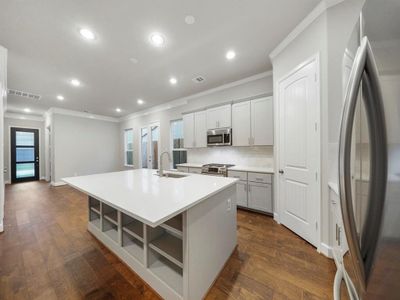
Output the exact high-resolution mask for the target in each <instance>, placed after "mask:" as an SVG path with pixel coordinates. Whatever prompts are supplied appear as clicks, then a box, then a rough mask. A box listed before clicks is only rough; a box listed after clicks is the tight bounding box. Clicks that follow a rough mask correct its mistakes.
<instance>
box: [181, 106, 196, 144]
mask: <svg viewBox="0 0 400 300" xmlns="http://www.w3.org/2000/svg"><path fill="white" fill-rule="evenodd" d="M183 146H184V147H185V148H193V147H194V114H193V113H191V114H186V115H183Z"/></svg>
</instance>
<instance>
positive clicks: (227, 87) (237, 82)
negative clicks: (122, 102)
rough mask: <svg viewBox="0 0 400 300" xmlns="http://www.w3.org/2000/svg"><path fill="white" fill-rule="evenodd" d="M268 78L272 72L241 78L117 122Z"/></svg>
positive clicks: (128, 116)
mask: <svg viewBox="0 0 400 300" xmlns="http://www.w3.org/2000/svg"><path fill="white" fill-rule="evenodd" d="M268 76H272V70H269V71H266V72H263V73H259V74H256V75H253V76H250V77H246V78H243V79H240V80H237V81H233V82H230V83H227V84H224V85H220V86H217V87H215V88H212V89H208V90H205V91H202V92H200V93H196V94H192V95H190V96H187V97H183V98H178V99H175V100H172V101H169V102H166V103H163V104H160V105H157V106H153V107H151V108H149V109H145V110H141V111H138V112H135V113H132V114H129V115H127V116H125V117H121V118H120V119H119V120H120V121H121V122H122V121H128V120H132V119H135V118H139V117H141V116H145V115H148V114H150V113H155V112H160V111H164V110H168V109H171V108H175V107H178V106H182V105H185V104H187V103H188V102H189V100H192V99H195V98H198V97H201V96H206V95H209V94H212V93H215V92H218V91H223V90H226V89H229V88H232V87H235V86H238V85H241V84H245V83H248V82H252V81H256V80H259V79H262V78H265V77H268Z"/></svg>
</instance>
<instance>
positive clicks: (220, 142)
mask: <svg viewBox="0 0 400 300" xmlns="http://www.w3.org/2000/svg"><path fill="white" fill-rule="evenodd" d="M230 145H232V129H231V128H220V129H212V130H207V146H209V147H212V146H230Z"/></svg>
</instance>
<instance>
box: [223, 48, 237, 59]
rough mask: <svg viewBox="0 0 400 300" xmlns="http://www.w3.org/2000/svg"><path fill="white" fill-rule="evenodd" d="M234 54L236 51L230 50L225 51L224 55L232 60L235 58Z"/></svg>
mask: <svg viewBox="0 0 400 300" xmlns="http://www.w3.org/2000/svg"><path fill="white" fill-rule="evenodd" d="M235 56H236V53H235V51H232V50H230V51H228V52H226V55H225V57H226V59H227V60H232V59H234V58H235Z"/></svg>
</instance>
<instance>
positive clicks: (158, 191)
mask: <svg viewBox="0 0 400 300" xmlns="http://www.w3.org/2000/svg"><path fill="white" fill-rule="evenodd" d="M166 173H170V174H171V175H170V176H177V175H185V177H179V178H173V177H159V176H158V175H157V174H156V170H149V169H139V170H128V171H122V172H113V173H104V174H97V175H89V176H80V177H70V178H64V179H63V180H64V181H65V182H66V183H67V184H69V185H71V186H72V187H74V188H76V189H78V190H80V191H82V192H84V193H86V194H87V195H88V231H89V232H90V233H91V234H92V235H93V236H94V237H96V238H97V239H98V240H99V241H100V242H102V243H103V244H104V245H105V246H106V247H107V248H108V249H110V251H112V252H113V253H114V254H115V255H116V256H118V257H119V258H120V259H121V260H122V261H123V262H124V263H125V264H126V265H128V266H129V267H130V268H131V269H132V270H133V271H134V272H135V273H136V274H138V275H139V276H140V277H141V278H142V279H143V280H144V281H145V282H146V283H147V284H149V285H150V286H151V287H152V288H153V289H154V290H155V291H156V292H157V293H158V294H159V295H160V296H161V297H162V298H163V299H176V300H184V299H185V300H186V299H187V300H189V299H190V300H200V299H204V297H205V296H206V293H207V291H208V290H209V289H210V287H211V286H212V284H213V283H214V281H215V280H216V278H217V276H218V274H219V273H220V272H221V270H222V268H223V267H224V265H225V263H226V262H227V260H228V259H229V257H230V256H231V255H232V253H233V251H234V250H235V248H236V245H237V232H236V229H237V223H236V198H237V196H236V194H237V192H236V182H237V181H238V180H237V179H235V178H227V177H215V176H203V175H197V174H188V173H180V172H166Z"/></svg>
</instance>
